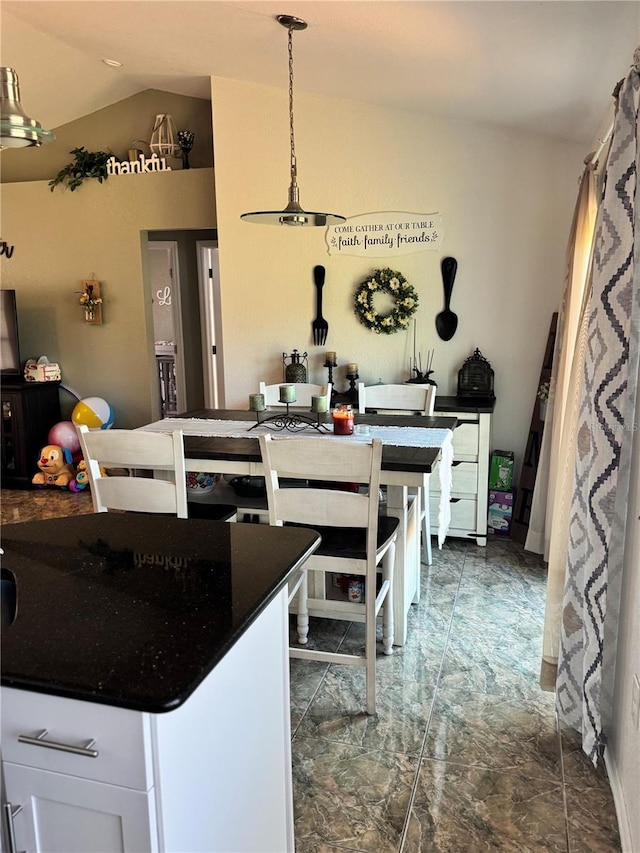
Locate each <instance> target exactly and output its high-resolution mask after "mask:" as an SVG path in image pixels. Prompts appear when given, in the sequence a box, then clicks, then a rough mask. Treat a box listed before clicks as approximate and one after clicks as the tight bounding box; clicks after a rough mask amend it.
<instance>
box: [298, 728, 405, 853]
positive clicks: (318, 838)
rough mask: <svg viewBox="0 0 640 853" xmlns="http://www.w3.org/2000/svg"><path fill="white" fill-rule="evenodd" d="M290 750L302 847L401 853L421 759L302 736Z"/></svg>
mask: <svg viewBox="0 0 640 853" xmlns="http://www.w3.org/2000/svg"><path fill="white" fill-rule="evenodd" d="M292 748H293V779H294V810H295V834H296V844H300V845H301V847H300V848H299V849H301V850H305V847H304V846H303V845H304V844H306V843H308V842H312V843H315V844H320V845H328V849H331V846H332V845H333V846H337V847H339V848H347V849H352V850H357V851H361V853H365V852H366V853H397V851H398V849H399V846H400V839H401V835H402V830H403V826H404V821H405V816H406V814H407V810H408V807H409V801H410V796H411V789H412V785H413V781H414V778H415V773H416V767H417V759H415V758H410V757H409V756H407V755H403V754H402V753H393V752H386V751H384V750H367V749H362V748H360V747H357V746H353V745H350V744H340V743H333V742H330V741H326V740H324V739H318V738H307V737H301V736H300V735H296V737H295V738H294V739H293V744H292ZM311 849H313V848H311ZM324 849H325V848H323V847H322V846H321V847H320V850H322V851H324Z"/></svg>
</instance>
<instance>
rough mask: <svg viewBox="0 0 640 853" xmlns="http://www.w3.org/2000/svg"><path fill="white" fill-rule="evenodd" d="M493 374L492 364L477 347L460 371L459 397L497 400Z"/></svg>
mask: <svg viewBox="0 0 640 853" xmlns="http://www.w3.org/2000/svg"><path fill="white" fill-rule="evenodd" d="M493 376H494V373H493V369H492V367H491V365H490V364H489V362H488V361H487V359H486V358H485V357H484V356H483V355H482V353H481V352H480V350H479V349H477V348H476V349H475V350H474V352H473V355H470V356H469V358H467V359H465V362H464V364H463V365H462V367H461V368H460V370H459V371H458V397H461V398H462V399H464V398H466V397H471V398H472V399H474V400H477V399H483V400H495V394H494V393H493Z"/></svg>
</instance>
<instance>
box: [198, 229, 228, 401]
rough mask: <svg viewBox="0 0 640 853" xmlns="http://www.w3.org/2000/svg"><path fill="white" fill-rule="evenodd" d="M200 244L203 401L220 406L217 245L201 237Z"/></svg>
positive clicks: (220, 352)
mask: <svg viewBox="0 0 640 853" xmlns="http://www.w3.org/2000/svg"><path fill="white" fill-rule="evenodd" d="M197 248H198V288H199V293H200V329H201V334H202V374H203V381H204V405H205V408H207V409H219V408H224V363H223V358H222V321H221V317H222V314H221V306H220V269H219V266H218V245H217V243H214V242H210V241H201V240H198V242H197Z"/></svg>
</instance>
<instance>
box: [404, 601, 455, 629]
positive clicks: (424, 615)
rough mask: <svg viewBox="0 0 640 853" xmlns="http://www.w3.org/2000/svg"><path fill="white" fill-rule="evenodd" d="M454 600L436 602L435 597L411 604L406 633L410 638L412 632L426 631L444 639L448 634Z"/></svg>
mask: <svg viewBox="0 0 640 853" xmlns="http://www.w3.org/2000/svg"><path fill="white" fill-rule="evenodd" d="M454 604H455V599H454V598H443V599H442V600H440V601H437V600H436V597H435V596H431V597H430V598H425V599H423V600H421V601H420V602H419V603H418V604H412V605H411V607H410V608H409V612H408V613H407V632H408V638H410V637H411V636H412V634H413V632H414V631H428V632H429V633H430V634H434V633H435V634H436V635H440V636H444V637H446V636H447V634H448V633H449V626H450V625H451V618H452V616H453V612H454Z"/></svg>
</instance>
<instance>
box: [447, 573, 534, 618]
mask: <svg viewBox="0 0 640 853" xmlns="http://www.w3.org/2000/svg"><path fill="white" fill-rule="evenodd" d="M544 596H545V591H544V587H543V585H541V584H539V583H538V582H537V581H535V580H532V579H531V578H530V577H529V576H528V575H524V574H519V573H517V572H513V573H512V572H510V571H509V570H508V569H505V570H502V569H489V570H488V571H487V572H486V573H485V574H484V575H483V574H482V573H480V572H477V573H476V572H473V573H471V572H470V573H469V574H467V570H466V568H465V570H464V572H463V574H462V578H461V580H460V591H459V595H458V599H459V601H460V605H461V606H462V605H463V604H464V603H465V602H466V601H467V600H468V599H474V598H480V599H482V598H483V597H486V598H492V599H493V600H494V601H496V602H501V603H503V606H509V605H510V603H511V602H514V603H517V604H518V605H519V606H520V607H524V608H526V610H527V611H528V612H529V613H536V614H539V615H540V616H543V615H544Z"/></svg>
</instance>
